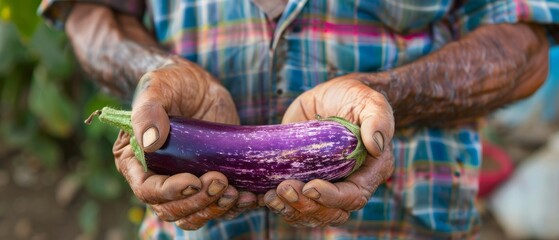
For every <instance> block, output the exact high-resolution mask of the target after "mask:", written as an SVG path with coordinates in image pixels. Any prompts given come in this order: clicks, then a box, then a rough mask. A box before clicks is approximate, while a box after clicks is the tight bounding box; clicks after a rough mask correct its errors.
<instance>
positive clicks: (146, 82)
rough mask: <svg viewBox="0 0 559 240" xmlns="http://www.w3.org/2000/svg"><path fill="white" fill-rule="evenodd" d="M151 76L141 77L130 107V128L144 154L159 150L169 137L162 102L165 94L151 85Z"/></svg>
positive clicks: (166, 118) (166, 115)
mask: <svg viewBox="0 0 559 240" xmlns="http://www.w3.org/2000/svg"><path fill="white" fill-rule="evenodd" d="M152 80H153V79H152V74H150V73H148V74H146V75H144V76H143V77H142V79H141V80H140V84H139V85H138V90H137V91H138V92H137V95H136V96H135V99H134V103H133V107H132V128H133V130H134V135H135V136H136V139H137V141H138V143H139V145H140V146H141V147H142V148H143V149H144V151H145V152H153V151H156V150H157V149H159V148H161V146H163V144H164V143H165V140H166V139H167V136H168V135H169V128H170V125H169V117H168V113H167V111H166V108H165V107H168V106H166V105H167V104H166V103H165V102H162V100H161V99H162V96H163V97H169V96H165V95H166V92H164V91H163V89H161V88H160V87H158V86H156V85H155V84H153V83H152Z"/></svg>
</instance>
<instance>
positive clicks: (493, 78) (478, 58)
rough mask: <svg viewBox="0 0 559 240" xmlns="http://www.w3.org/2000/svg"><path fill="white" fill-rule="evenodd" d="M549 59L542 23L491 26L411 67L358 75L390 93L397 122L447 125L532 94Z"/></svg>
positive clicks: (542, 76)
mask: <svg viewBox="0 0 559 240" xmlns="http://www.w3.org/2000/svg"><path fill="white" fill-rule="evenodd" d="M547 57H548V45H547V40H546V39H545V34H544V31H543V30H542V28H541V27H537V26H530V25H527V24H515V25H508V24H507V25H488V26H484V27H482V28H480V29H478V30H476V31H474V32H472V33H471V34H469V35H468V36H466V37H465V38H463V39H461V40H459V41H456V42H452V43H450V44H447V45H446V46H444V47H443V48H441V49H440V50H438V51H436V52H434V53H432V54H430V55H428V56H426V57H424V58H421V59H419V60H417V61H415V62H413V63H410V64H408V65H404V66H402V67H398V68H395V69H393V70H389V71H387V72H383V73H377V74H357V77H358V78H359V79H361V80H363V81H366V82H368V83H369V84H370V86H371V87H373V88H374V89H376V90H377V91H380V92H382V93H384V94H385V96H386V97H387V98H388V101H389V102H390V103H391V105H392V107H393V109H394V114H395V119H396V125H397V126H400V127H402V126H445V125H449V124H453V123H456V122H460V121H468V120H472V119H475V118H478V117H481V116H484V115H486V114H488V113H489V112H491V111H493V110H495V109H497V108H499V107H502V106H504V105H506V104H508V103H511V102H513V101H515V100H518V99H521V98H523V97H526V96H528V95H530V94H532V93H533V92H534V91H535V90H536V89H537V88H538V87H539V86H540V85H541V84H542V83H543V82H544V81H545V79H546V77H547V71H548V59H547Z"/></svg>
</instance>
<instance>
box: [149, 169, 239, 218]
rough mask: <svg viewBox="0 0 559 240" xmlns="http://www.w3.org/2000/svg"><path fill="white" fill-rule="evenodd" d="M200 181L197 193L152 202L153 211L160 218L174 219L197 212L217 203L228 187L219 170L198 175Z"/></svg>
mask: <svg viewBox="0 0 559 240" xmlns="http://www.w3.org/2000/svg"><path fill="white" fill-rule="evenodd" d="M200 181H201V182H202V188H201V190H200V191H199V192H198V193H196V194H193V195H191V196H189V197H186V198H184V199H181V200H177V201H172V202H166V203H162V204H154V205H152V208H153V210H154V212H155V213H157V215H158V216H159V217H160V218H161V219H162V220H165V221H176V220H178V219H181V218H184V217H186V216H188V215H191V214H193V213H195V212H198V211H200V210H202V209H204V208H206V207H207V206H209V205H210V204H214V203H215V204H217V203H218V200H219V199H220V198H221V196H222V195H223V193H224V191H225V190H226V189H229V188H228V182H227V178H226V177H225V176H224V175H223V174H221V173H219V172H208V173H206V174H204V175H202V176H201V177H200ZM233 189H234V188H233ZM229 191H231V190H229ZM235 191H236V190H235ZM236 197H237V196H236Z"/></svg>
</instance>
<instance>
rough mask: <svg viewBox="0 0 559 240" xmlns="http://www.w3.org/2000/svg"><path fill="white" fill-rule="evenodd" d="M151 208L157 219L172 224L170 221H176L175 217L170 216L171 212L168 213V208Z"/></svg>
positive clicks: (154, 206) (161, 206)
mask: <svg viewBox="0 0 559 240" xmlns="http://www.w3.org/2000/svg"><path fill="white" fill-rule="evenodd" d="M151 208H152V209H153V211H154V212H155V214H156V215H157V217H159V219H161V220H163V221H166V222H172V221H175V220H177V217H176V216H174V215H172V214H171V212H170V211H169V209H168V207H166V206H163V205H151Z"/></svg>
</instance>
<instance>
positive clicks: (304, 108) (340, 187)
mask: <svg viewBox="0 0 559 240" xmlns="http://www.w3.org/2000/svg"><path fill="white" fill-rule="evenodd" d="M316 114H319V115H321V116H324V117H328V116H338V117H343V118H345V119H347V120H349V121H351V122H353V123H355V124H357V125H360V126H361V135H362V139H363V142H364V144H365V147H366V148H367V151H368V153H369V155H368V157H367V159H366V160H365V162H364V163H363V165H362V166H361V167H360V168H359V169H358V170H357V171H355V172H354V173H352V174H351V175H349V176H348V177H347V178H345V179H344V180H343V181H341V182H336V183H330V182H327V181H324V180H320V179H315V180H312V181H310V182H308V183H306V184H305V183H303V182H300V181H296V180H286V181H284V182H282V183H281V184H280V185H279V186H278V187H277V188H276V189H275V190H270V191H268V192H267V193H266V195H265V196H264V202H265V203H266V205H268V207H270V208H271V209H274V210H276V211H277V212H278V213H279V214H281V215H282V216H283V218H284V219H285V220H286V221H287V222H288V223H291V224H293V225H294V226H307V227H316V226H327V225H338V224H342V223H344V222H346V221H347V219H348V217H349V213H350V212H351V211H355V210H359V209H361V208H363V207H364V206H365V205H366V203H367V201H368V199H369V198H370V197H371V195H372V194H373V192H374V191H375V189H376V188H377V187H378V186H379V185H380V184H381V183H383V182H384V181H386V179H387V178H388V177H390V175H391V174H392V171H393V161H394V157H393V154H392V145H391V139H392V136H393V133H394V117H393V114H392V109H391V107H390V105H389V104H388V102H387V101H386V99H385V97H384V96H383V95H382V94H380V93H378V92H376V91H374V90H373V89H371V88H369V87H368V86H367V85H365V84H364V83H362V82H361V81H358V80H355V79H353V78H351V77H350V76H345V77H344V76H342V77H339V78H336V79H332V80H330V81H328V82H326V83H323V84H320V85H318V86H316V87H315V88H313V89H311V90H309V91H307V92H305V93H303V94H302V95H301V96H299V97H298V98H297V99H295V101H294V102H293V103H292V104H291V106H290V107H289V108H288V109H287V112H286V114H285V116H284V119H283V122H284V123H289V122H297V121H306V120H311V119H315V115H316Z"/></svg>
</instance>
